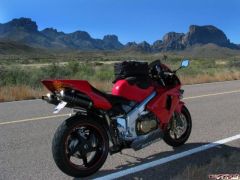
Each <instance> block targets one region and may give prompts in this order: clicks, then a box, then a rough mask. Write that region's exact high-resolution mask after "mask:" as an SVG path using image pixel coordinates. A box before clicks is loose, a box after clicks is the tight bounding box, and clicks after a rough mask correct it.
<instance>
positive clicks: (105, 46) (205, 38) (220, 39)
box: [0, 18, 240, 53]
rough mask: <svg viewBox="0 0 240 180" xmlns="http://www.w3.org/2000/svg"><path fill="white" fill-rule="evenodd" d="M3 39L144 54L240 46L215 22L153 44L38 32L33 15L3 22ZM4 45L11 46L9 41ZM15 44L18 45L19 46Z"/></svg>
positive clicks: (0, 35) (82, 33) (48, 30)
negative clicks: (206, 46)
mask: <svg viewBox="0 0 240 180" xmlns="http://www.w3.org/2000/svg"><path fill="white" fill-rule="evenodd" d="M0 42H5V43H6V42H11V43H12V42H17V43H19V44H25V45H26V47H25V49H28V48H44V49H49V50H51V49H60V50H61V49H64V50H67V49H71V50H82V51H95V50H111V51H112V50H114V51H116V50H122V51H137V52H144V53H152V52H167V51H183V50H186V52H187V51H188V50H187V49H191V48H192V49H194V48H195V49H196V48H199V47H201V46H203V45H207V44H214V45H216V47H223V48H228V49H233V50H239V49H240V45H236V44H234V43H231V42H230V40H229V39H228V38H227V36H226V35H225V34H224V32H223V31H221V30H220V29H218V28H216V27H214V26H212V25H207V26H197V25H191V26H190V27H189V31H188V32H187V33H177V32H169V33H167V34H166V35H164V36H163V38H162V39H161V40H156V41H155V42H154V43H153V44H149V43H148V42H146V41H143V42H141V43H135V42H129V43H127V44H126V45H123V44H122V43H121V42H119V40H118V37H117V36H116V35H106V36H104V37H103V39H94V38H92V37H91V36H90V35H89V33H87V32H85V31H75V32H73V33H64V32H59V31H58V30H56V29H54V28H46V29H44V30H42V31H39V30H38V26H37V23H36V22H34V21H32V20H31V19H30V18H19V19H13V20H12V21H9V22H7V23H4V24H0ZM5 45H6V46H9V44H5ZM12 45H13V44H12ZM3 46H4V43H2V44H1V47H0V53H1V52H2V53H3V52H4V47H3ZM16 47H19V46H17V45H16ZM27 47H28V48H27ZM216 47H215V49H216ZM19 48H20V47H19ZM5 49H6V48H5ZM194 51H197V50H194ZM199 51H200V50H199Z"/></svg>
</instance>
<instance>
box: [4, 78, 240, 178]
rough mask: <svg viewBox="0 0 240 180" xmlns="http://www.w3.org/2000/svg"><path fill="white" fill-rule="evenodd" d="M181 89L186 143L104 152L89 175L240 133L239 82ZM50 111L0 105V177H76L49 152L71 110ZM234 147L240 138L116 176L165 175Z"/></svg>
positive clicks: (43, 106)
mask: <svg viewBox="0 0 240 180" xmlns="http://www.w3.org/2000/svg"><path fill="white" fill-rule="evenodd" d="M184 89H185V100H184V101H185V103H186V105H187V107H188V108H189V110H190V112H191V115H192V120H193V129H192V134H191V136H190V138H189V140H188V142H187V143H186V145H184V146H182V147H180V148H178V149H173V148H171V147H169V146H167V145H166V144H165V143H164V142H163V141H160V142H157V143H155V144H152V145H151V146H148V147H146V148H145V149H142V150H140V151H137V152H135V151H133V150H123V152H122V154H115V155H113V156H108V159H107V161H106V162H105V165H104V166H103V167H102V168H101V169H100V171H99V172H98V173H96V174H95V175H94V176H91V177H89V178H88V179H94V178H99V177H100V178H101V177H102V179H106V178H107V177H109V176H106V175H109V174H110V175H111V174H113V173H117V172H120V173H119V174H121V173H122V172H126V171H127V170H129V169H130V168H131V167H141V166H142V165H143V164H145V163H149V162H154V161H157V160H159V159H160V160H161V159H163V158H169V157H170V156H171V155H176V154H179V153H181V152H186V151H188V150H192V149H194V148H197V147H200V146H203V145H206V144H209V143H211V142H215V141H218V140H222V139H225V138H228V137H232V136H235V135H239V134H240V108H239V107H240V81H228V82H221V83H209V84H200V85H190V86H184ZM53 109H54V107H53V106H51V105H49V104H47V103H45V102H42V101H41V100H29V101H19V102H9V103H0V179H1V180H13V179H14V180H15V179H21V180H26V179H38V180H39V179H50V180H51V179H58V180H60V179H74V178H72V177H69V176H66V175H65V174H63V173H62V172H61V171H60V170H59V169H58V168H57V167H56V165H55V164H54V161H53V159H52V155H51V140H52V137H53V134H54V131H55V130H56V128H57V126H59V124H60V123H61V122H62V121H63V120H64V119H66V118H67V113H70V110H67V109H64V110H63V111H62V112H61V113H60V114H58V115H57V117H56V116H55V115H53V114H52V111H53ZM233 151H236V152H238V153H239V155H240V139H239V138H236V139H235V140H234V141H232V140H231V141H229V142H227V143H223V144H222V145H219V146H215V147H213V148H210V149H208V150H205V151H202V152H198V153H195V154H192V155H187V156H186V157H182V158H180V159H176V160H170V161H169V162H167V163H163V164H161V165H156V166H154V167H151V168H146V169H144V170H142V171H138V172H136V173H134V172H135V171H131V174H127V175H126V176H123V177H120V179H121V178H122V179H150V178H151V179H169V178H171V177H173V176H175V175H176V174H178V173H181V171H182V170H184V169H185V168H186V166H189V165H194V164H201V163H204V162H206V161H209V160H211V159H212V158H213V157H215V156H216V155H226V154H229V153H230V152H233ZM234 172H235V173H236V172H238V173H240V169H234ZM226 173H230V172H226ZM114 175H115V174H113V176H110V177H114ZM115 177H117V176H115Z"/></svg>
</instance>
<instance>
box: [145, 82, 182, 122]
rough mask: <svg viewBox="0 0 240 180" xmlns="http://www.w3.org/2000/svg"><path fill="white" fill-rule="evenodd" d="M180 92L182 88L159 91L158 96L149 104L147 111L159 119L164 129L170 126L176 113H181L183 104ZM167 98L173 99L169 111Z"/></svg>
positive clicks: (161, 89)
mask: <svg viewBox="0 0 240 180" xmlns="http://www.w3.org/2000/svg"><path fill="white" fill-rule="evenodd" d="M179 90H180V86H177V87H174V88H172V89H166V88H165V89H163V88H160V89H157V96H156V97H154V98H153V99H152V100H151V101H150V102H149V103H148V104H147V109H148V110H149V111H151V112H153V113H154V114H155V115H156V116H157V117H158V119H159V121H160V124H161V125H162V127H164V126H165V125H166V124H168V122H169V120H170V118H171V117H172V115H173V112H174V111H177V112H181V108H182V106H183V102H181V101H180V99H179V96H180V92H179ZM167 98H171V106H170V107H169V109H168V108H166V106H167V105H166V104H167Z"/></svg>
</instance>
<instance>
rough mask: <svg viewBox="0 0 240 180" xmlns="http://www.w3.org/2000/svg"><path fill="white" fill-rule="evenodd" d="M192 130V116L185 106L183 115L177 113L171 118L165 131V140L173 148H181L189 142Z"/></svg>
mask: <svg viewBox="0 0 240 180" xmlns="http://www.w3.org/2000/svg"><path fill="white" fill-rule="evenodd" d="M191 130H192V119H191V115H190V113H189V111H188V109H187V108H186V106H183V107H182V111H181V113H176V114H174V115H173V117H172V118H171V120H170V122H169V125H168V127H167V129H166V130H165V131H164V136H163V140H164V141H165V142H166V143H167V144H168V145H170V146H172V147H178V146H181V145H183V144H184V143H185V142H186V141H187V140H188V138H189V136H190V134H191Z"/></svg>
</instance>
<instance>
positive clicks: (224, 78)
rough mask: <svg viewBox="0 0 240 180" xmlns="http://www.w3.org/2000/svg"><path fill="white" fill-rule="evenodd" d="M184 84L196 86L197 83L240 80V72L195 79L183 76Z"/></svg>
mask: <svg viewBox="0 0 240 180" xmlns="http://www.w3.org/2000/svg"><path fill="white" fill-rule="evenodd" d="M180 79H181V81H182V82H183V84H196V83H209V82H220V81H230V80H239V79H240V72H239V71H233V72H229V71H225V72H224V71H223V72H219V73H217V74H213V75H209V74H201V75H197V76H195V77H191V76H185V77H184V76H182V77H180Z"/></svg>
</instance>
